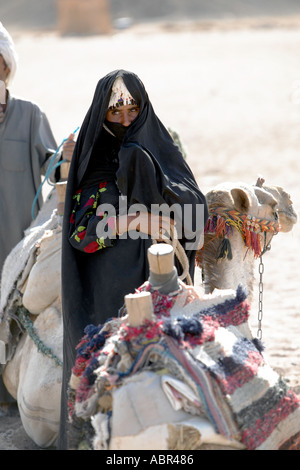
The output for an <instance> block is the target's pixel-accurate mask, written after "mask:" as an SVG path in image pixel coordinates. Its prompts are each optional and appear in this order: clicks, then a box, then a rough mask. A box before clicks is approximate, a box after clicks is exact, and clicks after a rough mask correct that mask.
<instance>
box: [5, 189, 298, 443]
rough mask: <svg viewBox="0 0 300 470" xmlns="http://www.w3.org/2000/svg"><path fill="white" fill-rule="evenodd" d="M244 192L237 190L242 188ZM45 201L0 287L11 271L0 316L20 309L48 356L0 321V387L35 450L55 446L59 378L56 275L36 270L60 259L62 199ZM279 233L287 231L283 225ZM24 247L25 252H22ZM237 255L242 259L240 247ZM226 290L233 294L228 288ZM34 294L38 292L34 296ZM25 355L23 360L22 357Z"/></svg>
mask: <svg viewBox="0 0 300 470" xmlns="http://www.w3.org/2000/svg"><path fill="white" fill-rule="evenodd" d="M62 186H63V187H64V185H62ZM245 186H246V185H243V187H245ZM59 189H60V188H59V186H57V189H56V190H57V191H58V190H59ZM253 191H254V192H253V193H252V192H251V191H250V192H251V194H252V198H253V201H254V200H255V197H254V194H255V192H257V193H261V194H263V195H264V196H265V191H264V190H262V188H258V187H257V188H254V189H253ZM275 191H278V194H281V193H279V190H278V188H277V187H275ZM219 194H220V195H221V194H222V193H219ZM233 194H236V195H237V194H240V195H243V198H242V200H241V202H240V204H246V203H247V201H248V200H249V196H247V197H246V196H245V194H247V192H246V191H245V189H241V188H237V190H236V191H233ZM277 197H278V195H277ZM229 200H230V198H229ZM50 201H52V202H51V203H49V202H48V203H46V204H45V205H44V207H43V209H42V211H41V214H39V216H38V219H37V221H36V222H35V226H33V227H32V229H31V231H29V233H28V234H27V237H25V239H24V240H23V241H22V243H21V248H22V250H21V251H22V253H24V246H25V247H26V249H27V255H26V260H25V261H26V262H25V261H24V263H23V265H22V268H21V269H20V270H19V271H18V270H14V269H12V267H13V266H14V264H15V263H16V259H17V258H18V257H17V256H16V253H18V247H16V250H13V252H12V253H11V255H9V257H8V259H7V262H6V269H4V272H3V276H2V286H1V287H3V280H5V281H6V280H7V277H8V273H11V272H12V271H13V274H14V276H13V281H14V282H10V283H8V286H6V292H7V294H9V295H6V296H3V292H1V294H2V295H1V302H2V305H1V306H0V307H1V310H4V311H11V312H12V315H13V316H14V317H15V312H16V310H17V307H20V306H21V307H26V309H27V310H28V311H29V312H30V313H31V318H33V319H34V322H33V326H34V329H35V332H36V333H37V335H36V336H37V337H38V338H40V340H41V342H42V344H43V347H45V346H46V347H48V349H49V350H50V351H51V353H52V356H53V357H51V354H50V355H48V356H46V355H45V354H44V353H43V352H42V351H41V348H39V345H36V344H35V343H34V342H33V341H32V338H31V337H30V335H29V334H28V333H25V334H23V335H22V336H21V339H20V341H19V342H17V340H18V338H17V340H15V339H14V338H9V335H10V333H8V332H7V328H6V325H5V322H4V321H2V324H1V322H0V340H2V341H3V342H4V343H5V344H6V346H7V348H8V355H7V365H6V366H5V367H4V370H3V379H4V382H5V384H6V386H7V388H8V390H9V392H10V393H11V394H12V395H13V396H14V397H15V399H16V400H17V402H18V405H19V408H20V415H21V418H22V422H23V425H24V428H25V430H26V431H27V433H28V435H29V436H30V437H31V438H32V440H33V441H34V442H35V443H37V444H38V445H39V446H40V447H46V448H47V447H49V446H54V445H55V442H56V438H57V435H58V421H59V410H60V387H61V378H62V368H61V361H62V317H61V299H60V271H59V269H58V270H56V275H55V276H54V277H53V279H54V281H51V282H49V276H47V273H46V271H44V273H43V272H41V271H40V267H41V266H43V262H44V260H45V259H47V257H48V255H49V254H52V255H53V258H52V260H53V261H52V262H53V265H52V266H57V262H58V259H59V258H60V236H61V225H60V223H61V216H60V215H59V214H61V213H62V206H63V199H59V200H58V202H57V201H56V204H57V205H58V207H59V210H55V209H54V208H53V201H55V198H54V196H52V200H50ZM267 201H268V203H269V206H268V205H265V206H264V209H263V210H264V211H265V212H262V208H261V207H260V205H259V204H261V203H258V202H257V201H256V202H255V204H256V207H257V208H260V210H261V212H260V215H264V216H265V215H271V214H273V216H274V214H275V208H276V200H275V198H274V196H272V195H269V197H268V199H267ZM287 203H288V207H287V210H289V209H290V202H289V200H288V199H287V198H285V199H284V201H283V206H284V205H285V204H287ZM51 204H52V205H51ZM277 204H278V200H277ZM257 215H258V214H257ZM280 222H281V219H280ZM284 227H287V224H285V225H284ZM35 231H36V232H35ZM33 235H34V236H33ZM30 237H31V238H30ZM27 238H30V240H31V242H30V243H26V240H27ZM37 242H38V243H37ZM28 246H29V247H30V249H28ZM53 247H54V248H53ZM242 249H243V253H244V251H245V250H244V247H243V248H242ZM25 251H26V250H25ZM55 260H56V261H55ZM243 262H244V260H243ZM47 269H48V268H47ZM15 271H16V272H15ZM45 274H46V276H45ZM48 274H49V273H48ZM37 276H38V277H39V282H38V283H36V279H37ZM10 277H11V275H10ZM5 284H6V283H5V282H4V285H5ZM50 287H52V289H50ZM229 287H230V288H235V286H231V285H229ZM37 291H39V292H38V294H37ZM32 294H34V295H32ZM228 295H229V297H230V296H232V292H231V293H229V294H228V293H227V291H224V293H218V294H217V296H218V298H219V300H220V299H222V301H225V299H226V298H227V297H228ZM51 296H52V297H51ZM42 298H44V299H46V298H47V299H48V300H47V301H46V302H45V303H41V302H40V303H39V304H36V301H37V300H39V301H40V299H42ZM1 327H2V328H1ZM3 327H4V328H3ZM1 329H2V330H4V333H5V334H3V331H2V335H1ZM11 336H12V335H11ZM25 351H26V355H25V354H24V352H25ZM41 370H43V374H42V375H41V374H40V371H41Z"/></svg>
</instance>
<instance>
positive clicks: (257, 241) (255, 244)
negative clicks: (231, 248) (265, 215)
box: [251, 232, 261, 256]
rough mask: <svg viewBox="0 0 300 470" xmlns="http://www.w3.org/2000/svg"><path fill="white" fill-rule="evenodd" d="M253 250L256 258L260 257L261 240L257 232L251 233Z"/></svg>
mask: <svg viewBox="0 0 300 470" xmlns="http://www.w3.org/2000/svg"><path fill="white" fill-rule="evenodd" d="M251 248H252V250H253V251H254V253H255V256H259V255H260V253H261V246H260V238H259V235H258V234H257V233H255V232H251Z"/></svg>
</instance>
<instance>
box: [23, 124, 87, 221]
mask: <svg viewBox="0 0 300 470" xmlns="http://www.w3.org/2000/svg"><path fill="white" fill-rule="evenodd" d="M78 129H79V127H77V129H75V131H74V132H73V134H75V133H76V132H77V131H78ZM67 140H68V138H65V139H63V141H62V142H61V144H60V145H59V146H58V147H57V149H56V151H55V152H54V154H53V155H52V157H51V158H50V161H49V165H48V168H47V171H46V173H45V177H44V179H43V181H42V183H41V184H40V186H39V188H38V190H37V192H36V195H35V197H34V200H33V203H32V207H31V218H32V220H34V219H35V216H34V209H35V206H36V203H37V201H38V198H39V195H40V192H41V190H42V187H43V185H44V183H45V182H46V181H47V183H48V184H49V185H50V186H55V184H54V183H52V182H51V181H50V180H49V178H50V175H51V173H52V172H53V171H54V170H56V168H58V167H59V166H60V165H61V164H62V163H64V162H66V161H67V160H66V159H62V160H60V161H59V162H57V163H56V164H55V165H53V162H54V161H55V159H56V157H57V154H58V152H59V151H60V149H61V147H62V146H63V144H64V143H65V142H66V141H67Z"/></svg>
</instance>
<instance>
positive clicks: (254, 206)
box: [197, 178, 297, 302]
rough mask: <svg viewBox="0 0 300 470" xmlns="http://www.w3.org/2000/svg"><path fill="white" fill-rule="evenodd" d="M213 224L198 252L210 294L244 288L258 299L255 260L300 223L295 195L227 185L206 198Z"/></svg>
mask: <svg viewBox="0 0 300 470" xmlns="http://www.w3.org/2000/svg"><path fill="white" fill-rule="evenodd" d="M206 198H207V202H208V207H209V214H210V217H209V220H208V222H207V225H206V228H205V235H204V244H203V246H202V247H201V249H199V250H198V252H197V265H198V267H200V268H201V269H202V279H203V287H204V289H205V292H206V293H210V292H213V291H214V289H228V288H231V289H236V288H237V287H238V285H239V284H242V285H243V286H244V287H245V288H246V289H247V292H248V298H249V301H250V302H251V300H252V297H253V283H254V266H255V259H257V258H258V257H260V256H261V255H262V254H263V253H264V252H265V251H266V250H268V249H269V248H270V244H271V241H272V238H273V236H274V235H275V234H277V233H278V232H283V233H286V232H289V231H291V230H292V228H293V226H294V224H295V223H296V222H297V213H296V212H295V209H294V207H293V204H292V201H291V199H290V196H289V195H288V194H287V193H286V191H285V190H284V189H283V188H281V187H279V186H265V185H264V180H263V179H262V178H259V179H258V180H257V182H256V184H255V185H246V184H244V183H243V184H236V183H225V184H220V185H218V186H217V187H216V188H214V189H213V190H211V191H209V192H208V193H207V194H206Z"/></svg>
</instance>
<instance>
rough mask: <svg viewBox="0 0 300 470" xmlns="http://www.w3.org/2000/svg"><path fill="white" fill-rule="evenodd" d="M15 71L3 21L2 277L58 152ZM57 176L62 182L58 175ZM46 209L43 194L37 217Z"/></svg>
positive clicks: (0, 389)
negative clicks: (19, 94)
mask: <svg viewBox="0 0 300 470" xmlns="http://www.w3.org/2000/svg"><path fill="white" fill-rule="evenodd" d="M16 70H17V54H16V51H15V46H14V43H13V40H12V38H11V36H10V34H9V33H8V32H7V30H6V29H5V28H4V26H3V25H2V23H1V22H0V221H1V225H0V273H1V271H2V267H3V264H4V261H5V259H6V257H7V255H8V254H9V252H10V251H11V250H12V248H14V246H15V245H16V244H17V243H18V242H19V241H20V240H21V239H22V238H23V236H24V230H25V229H26V228H27V227H28V226H29V225H30V223H31V221H32V214H31V210H32V204H33V201H34V198H35V195H36V193H37V190H38V188H39V187H40V184H41V176H42V175H43V174H45V172H46V170H47V167H48V164H49V158H50V157H51V155H53V154H54V153H55V151H56V149H57V145H56V142H55V138H54V136H53V134H52V131H51V128H50V125H49V122H48V119H47V117H46V115H45V114H44V113H43V112H42V111H41V109H40V108H39V106H37V105H36V104H34V103H32V102H31V101H29V100H26V99H20V98H16V97H14V96H13V95H12V94H11V92H10V88H9V87H10V85H11V82H12V80H13V78H14V75H15V73H16ZM73 137H74V136H73V135H71V136H70V137H69V139H68V141H67V142H66V143H65V144H64V147H63V158H66V159H68V160H71V158H72V153H73V149H74V145H75V143H74V139H73ZM57 158H61V155H58V156H57ZM58 171H59V170H58ZM52 177H53V180H54V181H55V179H57V180H58V179H59V174H56V175H52ZM42 204H43V199H42V195H40V196H39V199H38V201H37V207H36V213H37V211H38V210H39V209H40V207H41V206H42ZM1 382H2V381H1V377H0V404H1V403H3V402H5V401H7V400H6V399H5V390H4V386H3V384H2V383H1ZM6 398H7V397H6Z"/></svg>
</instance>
